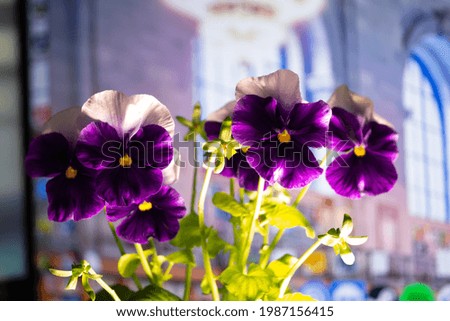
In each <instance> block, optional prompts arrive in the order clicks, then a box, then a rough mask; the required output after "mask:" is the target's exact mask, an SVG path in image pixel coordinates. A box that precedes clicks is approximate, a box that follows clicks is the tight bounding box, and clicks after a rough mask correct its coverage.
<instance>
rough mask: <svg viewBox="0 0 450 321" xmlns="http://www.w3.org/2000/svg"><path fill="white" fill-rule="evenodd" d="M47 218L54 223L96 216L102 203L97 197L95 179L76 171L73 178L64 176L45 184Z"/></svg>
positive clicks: (61, 175) (102, 205)
mask: <svg viewBox="0 0 450 321" xmlns="http://www.w3.org/2000/svg"><path fill="white" fill-rule="evenodd" d="M47 195H48V203H49V205H48V218H49V219H50V220H52V221H56V222H65V221H67V220H71V219H73V220H74V221H79V220H83V219H88V218H90V217H92V216H94V215H96V214H98V213H99V212H100V211H101V209H102V208H103V207H104V202H103V201H102V200H101V199H100V198H99V197H98V196H97V193H96V182H95V178H94V177H92V176H90V175H84V173H83V171H82V170H78V173H77V175H76V177H75V178H73V179H69V178H67V177H66V176H65V174H60V175H58V176H56V177H54V178H52V179H51V180H50V181H48V183H47Z"/></svg>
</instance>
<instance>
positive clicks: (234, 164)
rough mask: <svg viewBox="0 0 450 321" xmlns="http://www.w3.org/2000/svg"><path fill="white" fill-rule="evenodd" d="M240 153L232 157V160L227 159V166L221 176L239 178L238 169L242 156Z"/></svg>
mask: <svg viewBox="0 0 450 321" xmlns="http://www.w3.org/2000/svg"><path fill="white" fill-rule="evenodd" d="M238 154H239V152H238V153H236V154H234V155H233V156H231V158H230V159H228V158H226V157H225V166H224V167H223V170H222V171H221V172H220V175H222V176H225V177H236V176H237V173H236V172H237V168H238V166H239V163H240V156H239V155H238Z"/></svg>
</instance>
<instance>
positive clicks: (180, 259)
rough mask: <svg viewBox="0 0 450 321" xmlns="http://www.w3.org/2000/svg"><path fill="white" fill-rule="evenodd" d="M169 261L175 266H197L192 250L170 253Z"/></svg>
mask: <svg viewBox="0 0 450 321" xmlns="http://www.w3.org/2000/svg"><path fill="white" fill-rule="evenodd" d="M166 259H167V261H169V262H172V263H174V264H185V265H190V266H195V257H194V254H193V253H192V251H191V250H190V249H184V250H181V251H177V252H173V253H170V254H169V255H168V256H167V257H166Z"/></svg>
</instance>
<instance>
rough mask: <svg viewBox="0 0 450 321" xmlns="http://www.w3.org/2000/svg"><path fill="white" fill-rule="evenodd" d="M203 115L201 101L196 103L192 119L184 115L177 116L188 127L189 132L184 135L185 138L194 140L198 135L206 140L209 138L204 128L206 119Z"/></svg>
mask: <svg viewBox="0 0 450 321" xmlns="http://www.w3.org/2000/svg"><path fill="white" fill-rule="evenodd" d="M201 116H202V109H201V106H200V104H199V103H197V104H195V105H194V110H193V111H192V120H188V119H186V118H184V117H182V116H176V119H177V120H178V122H179V123H180V124H181V125H183V126H186V127H187V128H188V132H187V133H186V135H185V136H184V140H186V141H190V140H192V141H193V140H195V139H196V136H197V135H200V136H201V137H202V138H203V139H204V140H207V137H206V133H205V130H204V125H205V120H202V119H201Z"/></svg>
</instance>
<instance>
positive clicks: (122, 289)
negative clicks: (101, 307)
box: [95, 284, 134, 301]
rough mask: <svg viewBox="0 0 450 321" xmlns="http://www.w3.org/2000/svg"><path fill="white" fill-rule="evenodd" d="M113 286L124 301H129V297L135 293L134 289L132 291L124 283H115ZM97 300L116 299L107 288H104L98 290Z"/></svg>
mask: <svg viewBox="0 0 450 321" xmlns="http://www.w3.org/2000/svg"><path fill="white" fill-rule="evenodd" d="M111 288H112V289H113V290H114V291H115V292H116V294H117V295H118V296H119V298H120V299H121V300H122V301H128V298H129V297H130V296H131V295H133V294H134V292H133V291H131V290H130V289H129V288H127V287H126V286H125V285H122V284H115V285H113V286H111ZM95 300H96V301H114V299H113V298H112V297H111V295H110V294H109V293H108V292H106V290H104V289H102V290H101V291H99V292H97V294H96V299H95Z"/></svg>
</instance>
